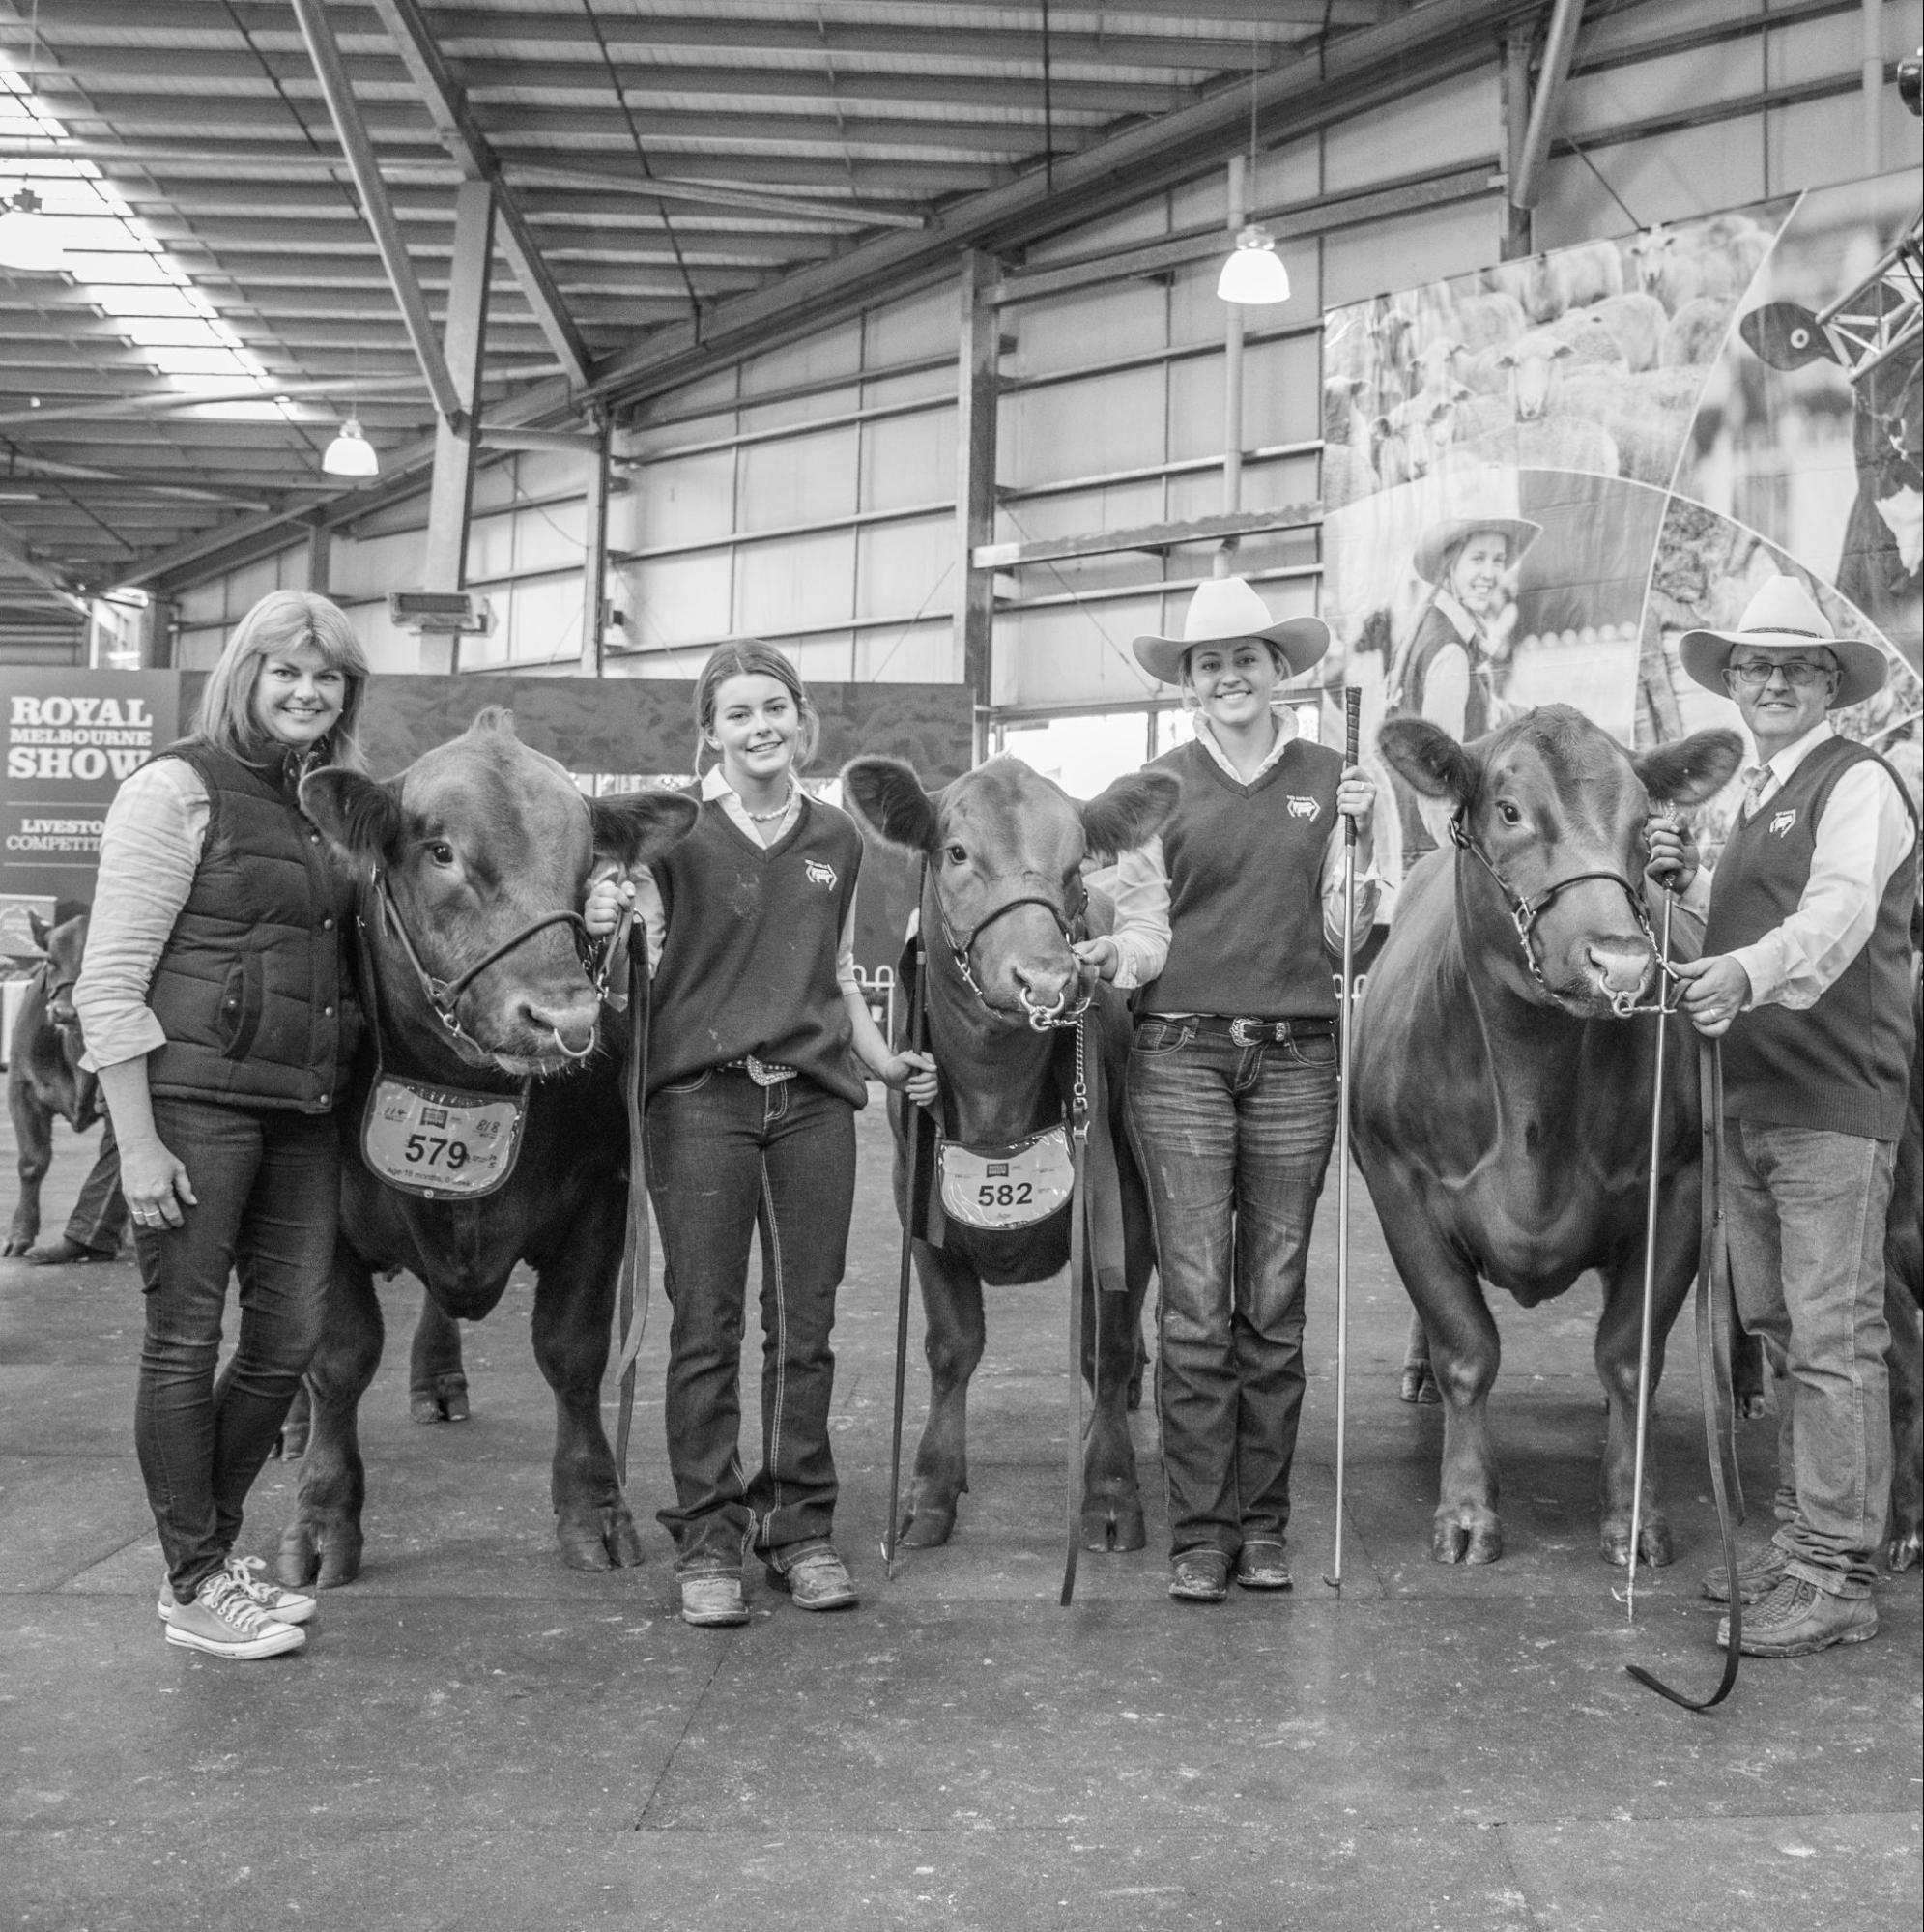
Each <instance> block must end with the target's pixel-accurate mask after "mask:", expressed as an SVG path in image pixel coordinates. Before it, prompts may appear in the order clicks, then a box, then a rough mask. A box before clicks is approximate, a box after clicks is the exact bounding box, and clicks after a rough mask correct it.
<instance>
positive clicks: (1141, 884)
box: [1108, 837, 1169, 991]
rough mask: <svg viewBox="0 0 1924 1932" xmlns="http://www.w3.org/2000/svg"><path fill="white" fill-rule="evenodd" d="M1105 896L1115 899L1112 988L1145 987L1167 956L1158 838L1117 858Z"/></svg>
mask: <svg viewBox="0 0 1924 1932" xmlns="http://www.w3.org/2000/svg"><path fill="white" fill-rule="evenodd" d="M1108 891H1109V896H1110V898H1111V899H1113V900H1114V901H1115V908H1116V922H1115V929H1114V931H1113V932H1111V933H1110V934H1109V937H1110V938H1111V939H1112V940H1113V941H1114V942H1115V949H1116V975H1115V983H1116V985H1117V986H1119V987H1121V988H1123V989H1124V990H1125V991H1129V990H1131V989H1133V988H1134V987H1138V986H1147V985H1148V984H1149V982H1150V981H1151V980H1153V979H1154V978H1155V977H1156V976H1157V974H1158V973H1160V972H1161V971H1162V970H1163V964H1164V962H1165V961H1166V960H1167V959H1168V957H1169V874H1168V871H1167V869H1166V867H1165V866H1164V863H1163V841H1162V839H1161V838H1160V837H1157V838H1152V839H1150V840H1148V841H1147V842H1146V843H1145V844H1143V845H1140V846H1137V847H1135V848H1134V849H1133V850H1131V851H1126V852H1123V853H1122V854H1121V855H1120V856H1119V857H1118V858H1117V860H1116V869H1115V878H1114V879H1112V880H1111V881H1110V883H1109V887H1108Z"/></svg>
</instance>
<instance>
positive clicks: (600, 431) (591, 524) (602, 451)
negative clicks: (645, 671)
mask: <svg viewBox="0 0 1924 1932" xmlns="http://www.w3.org/2000/svg"><path fill="white" fill-rule="evenodd" d="M587 522H588V549H587V552H586V554H585V555H584V556H583V558H582V561H581V629H582V640H581V661H582V668H583V669H584V670H585V671H588V672H589V673H590V674H591V675H592V676H594V677H596V678H600V677H602V676H603V675H605V670H606V659H605V657H604V655H603V642H604V639H605V638H606V635H607V631H608V425H607V424H606V423H605V422H604V423H601V424H599V425H598V426H597V429H596V432H595V438H594V447H593V448H592V449H591V450H590V451H589V458H588V514H587Z"/></svg>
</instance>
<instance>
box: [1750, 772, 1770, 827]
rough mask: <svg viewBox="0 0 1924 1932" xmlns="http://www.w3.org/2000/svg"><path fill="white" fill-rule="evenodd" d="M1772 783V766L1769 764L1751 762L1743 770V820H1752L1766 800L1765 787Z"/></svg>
mask: <svg viewBox="0 0 1924 1932" xmlns="http://www.w3.org/2000/svg"><path fill="white" fill-rule="evenodd" d="M1769 783H1770V767H1769V766H1768V765H1767V764H1751V765H1746V766H1745V767H1744V772H1743V821H1744V822H1745V823H1746V824H1748V823H1749V822H1750V820H1751V819H1752V817H1753V816H1754V815H1755V814H1756V811H1757V808H1758V806H1759V805H1761V804H1762V803H1763V802H1764V788H1765V787H1766V785H1768V784H1769Z"/></svg>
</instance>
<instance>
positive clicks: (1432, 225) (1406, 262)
mask: <svg viewBox="0 0 1924 1932" xmlns="http://www.w3.org/2000/svg"><path fill="white" fill-rule="evenodd" d="M1499 218H1500V217H1499V215H1498V211H1497V204H1496V202H1495V200H1494V198H1492V199H1491V200H1489V201H1487V202H1481V201H1469V202H1459V203H1457V204H1455V205H1454V206H1453V207H1450V208H1426V209H1424V210H1422V211H1421V213H1420V214H1416V215H1401V216H1396V217H1395V218H1394V219H1393V220H1390V221H1378V222H1372V223H1371V224H1370V225H1369V226H1368V227H1366V228H1343V229H1339V230H1338V231H1337V232H1336V233H1335V234H1334V235H1326V236H1325V237H1324V238H1323V301H1324V303H1325V304H1326V306H1328V307H1330V308H1338V307H1340V306H1341V305H1342V304H1343V303H1350V302H1361V301H1362V300H1364V297H1366V296H1372V295H1387V294H1388V293H1389V292H1390V291H1391V290H1392V289H1399V288H1411V287H1414V286H1415V285H1416V284H1417V283H1419V282H1427V281H1437V280H1440V279H1441V278H1442V277H1443V276H1445V275H1460V274H1468V273H1469V272H1470V271H1471V270H1473V269H1479V268H1482V267H1483V266H1484V265H1485V264H1487V263H1490V262H1494V261H1495V260H1496V259H1497V255H1498V249H1497V234H1498V222H1499Z"/></svg>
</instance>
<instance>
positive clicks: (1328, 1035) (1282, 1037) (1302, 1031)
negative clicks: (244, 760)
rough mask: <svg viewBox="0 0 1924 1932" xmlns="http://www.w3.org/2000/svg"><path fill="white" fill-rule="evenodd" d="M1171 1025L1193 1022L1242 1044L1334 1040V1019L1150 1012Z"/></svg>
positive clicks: (1200, 1029) (1198, 1027)
mask: <svg viewBox="0 0 1924 1932" xmlns="http://www.w3.org/2000/svg"><path fill="white" fill-rule="evenodd" d="M1146 1017H1147V1018H1148V1019H1151V1020H1156V1021H1159V1022H1161V1023H1162V1024H1164V1025H1168V1026H1193V1027H1194V1028H1195V1030H1196V1031H1197V1033H1199V1034H1200V1035H1202V1036H1203V1037H1204V1038H1205V1039H1218V1040H1229V1041H1231V1042H1232V1043H1233V1044H1235V1045H1236V1046H1238V1047H1263V1046H1269V1045H1272V1044H1274V1045H1276V1046H1287V1045H1288V1044H1289V1042H1290V1041H1292V1040H1332V1039H1334V1038H1335V1032H1336V1023H1335V1021H1334V1020H1322V1019H1318V1020H1237V1019H1231V1018H1230V1017H1229V1016H1228V1015H1226V1014H1221V1013H1185V1014H1183V1015H1182V1016H1181V1017H1180V1018H1177V1017H1174V1016H1167V1017H1165V1016H1164V1015H1163V1014H1160V1013H1152V1014H1149V1015H1147V1016H1146Z"/></svg>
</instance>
